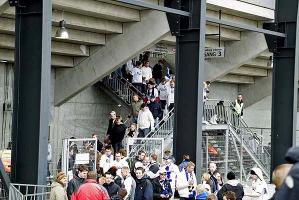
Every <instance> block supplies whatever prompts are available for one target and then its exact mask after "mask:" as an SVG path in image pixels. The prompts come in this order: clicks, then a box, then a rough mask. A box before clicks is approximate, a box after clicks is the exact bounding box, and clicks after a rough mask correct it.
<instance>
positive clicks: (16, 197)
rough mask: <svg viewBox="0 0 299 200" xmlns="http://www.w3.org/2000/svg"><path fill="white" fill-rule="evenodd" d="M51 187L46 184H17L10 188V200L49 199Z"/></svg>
mask: <svg viewBox="0 0 299 200" xmlns="http://www.w3.org/2000/svg"><path fill="white" fill-rule="evenodd" d="M50 191H51V187H50V186H46V185H31V184H16V183H13V184H11V185H10V188H9V200H48V199H50Z"/></svg>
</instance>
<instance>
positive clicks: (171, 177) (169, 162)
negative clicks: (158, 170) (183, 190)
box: [162, 155, 180, 191]
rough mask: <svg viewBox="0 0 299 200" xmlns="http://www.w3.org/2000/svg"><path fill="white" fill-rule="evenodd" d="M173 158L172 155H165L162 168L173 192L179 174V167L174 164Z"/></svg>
mask: <svg viewBox="0 0 299 200" xmlns="http://www.w3.org/2000/svg"><path fill="white" fill-rule="evenodd" d="M173 161H174V157H173V156H172V155H165V156H164V157H163V166H162V168H164V169H165V171H166V173H167V180H168V181H169V182H170V185H171V189H172V190H173V191H175V187H176V183H177V177H178V175H179V173H180V170H179V167H178V166H177V165H176V164H174V162H173Z"/></svg>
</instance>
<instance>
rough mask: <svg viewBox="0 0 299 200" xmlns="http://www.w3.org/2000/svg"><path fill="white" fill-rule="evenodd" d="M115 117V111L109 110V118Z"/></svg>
mask: <svg viewBox="0 0 299 200" xmlns="http://www.w3.org/2000/svg"><path fill="white" fill-rule="evenodd" d="M115 118H116V112H115V111H111V112H110V119H113V120H114V119H115Z"/></svg>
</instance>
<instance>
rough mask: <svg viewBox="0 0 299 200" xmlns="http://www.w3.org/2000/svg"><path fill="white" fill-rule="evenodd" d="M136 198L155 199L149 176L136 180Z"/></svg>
mask: <svg viewBox="0 0 299 200" xmlns="http://www.w3.org/2000/svg"><path fill="white" fill-rule="evenodd" d="M134 200H153V185H152V183H151V181H150V180H149V179H148V178H146V177H143V178H142V179H137V180H136V189H135V198H134Z"/></svg>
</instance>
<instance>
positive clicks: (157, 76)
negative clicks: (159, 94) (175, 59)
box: [152, 60, 163, 85]
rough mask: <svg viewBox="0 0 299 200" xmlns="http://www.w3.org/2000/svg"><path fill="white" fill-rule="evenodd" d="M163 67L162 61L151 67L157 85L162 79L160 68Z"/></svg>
mask: <svg viewBox="0 0 299 200" xmlns="http://www.w3.org/2000/svg"><path fill="white" fill-rule="evenodd" d="M162 66H163V61H162V60H159V61H158V63H157V64H156V65H155V66H154V67H153V72H152V73H153V78H154V79H155V80H156V83H157V84H158V85H159V83H160V82H161V79H162V76H163V74H162V68H163V67H162Z"/></svg>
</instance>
